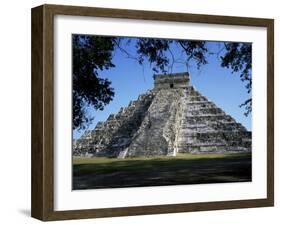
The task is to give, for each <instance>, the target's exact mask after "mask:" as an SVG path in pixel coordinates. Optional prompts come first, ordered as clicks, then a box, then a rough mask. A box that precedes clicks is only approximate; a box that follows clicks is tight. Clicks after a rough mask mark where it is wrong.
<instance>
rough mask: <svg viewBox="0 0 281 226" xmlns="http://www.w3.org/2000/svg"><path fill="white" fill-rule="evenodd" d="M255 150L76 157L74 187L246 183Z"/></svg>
mask: <svg viewBox="0 0 281 226" xmlns="http://www.w3.org/2000/svg"><path fill="white" fill-rule="evenodd" d="M251 159H252V158H251V153H235V154H179V155H177V156H176V157H168V156H165V157H153V158H126V159H116V158H101V157H94V158H78V157H74V158H73V189H93V188H120V187H140V186H160V185H181V184H202V183H223V182H246V181H251V178H252V170H251V169H252V164H251Z"/></svg>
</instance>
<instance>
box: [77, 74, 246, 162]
mask: <svg viewBox="0 0 281 226" xmlns="http://www.w3.org/2000/svg"><path fill="white" fill-rule="evenodd" d="M251 143H252V142H251V132H250V131H247V129H246V128H245V127H244V126H243V125H241V124H240V123H238V122H236V121H235V119H234V118H232V117H231V116H230V115H228V114H226V113H225V112H224V111H223V110H222V109H220V108H219V107H217V106H216V105H215V103H213V102H212V101H210V100H208V98H207V97H205V96H203V95H202V94H201V93H199V92H198V91H197V90H195V88H194V87H193V86H192V84H191V82H190V76H189V74H188V73H187V72H186V73H176V74H159V75H154V88H153V89H152V90H149V91H147V92H146V93H144V94H142V95H140V96H139V97H138V99H137V100H135V101H131V102H130V103H129V105H128V106H127V107H124V108H121V109H120V111H119V112H118V113H117V114H111V115H110V116H109V117H108V119H107V120H106V121H105V122H98V123H97V125H96V127H95V129H93V130H89V131H86V132H85V133H84V135H82V136H81V138H80V139H78V140H75V141H74V143H73V155H74V156H90V157H91V156H93V157H94V156H105V157H118V158H126V157H140V156H147V157H149V156H176V155H177V154H178V153H225V152H229V153H231V152H250V151H251Z"/></svg>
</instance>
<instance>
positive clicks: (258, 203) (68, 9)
mask: <svg viewBox="0 0 281 226" xmlns="http://www.w3.org/2000/svg"><path fill="white" fill-rule="evenodd" d="M55 15H71V16H89V17H91V16H95V17H109V18H126V19H141V20H154V21H175V22H191V23H206V24H218V25H240V26H255V27H264V28H266V29H267V198H265V199H249V200H238V201H217V202H203V203H202V202H201V203H180V204H169V205H154V206H137V207H121V208H99V209H77V210H69V211H55V210H54V153H53V152H54V150H53V145H54V138H53V134H54V113H53V112H54V62H53V60H54V16H55ZM31 51H32V170H31V171H32V191H31V192H32V200H31V215H32V217H34V218H37V219H40V220H43V221H49V220H66V219H82V218H98V217H114V216H129V215H142V214H161V213H175V212H187V211H203V210H219V209H235V208H250V207H265V206H273V205H274V20H273V19H260V18H246V17H230V16H211V15H199V14H198V15H196V14H183V13H167V12H152V11H136V10H123V9H107V8H90V7H77V6H61V5H42V6H39V7H36V8H33V9H32V50H31Z"/></svg>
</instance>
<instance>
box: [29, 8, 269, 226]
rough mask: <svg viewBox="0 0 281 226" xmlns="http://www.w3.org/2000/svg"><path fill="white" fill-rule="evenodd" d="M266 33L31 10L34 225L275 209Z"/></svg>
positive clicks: (236, 23)
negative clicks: (247, 209)
mask: <svg viewBox="0 0 281 226" xmlns="http://www.w3.org/2000/svg"><path fill="white" fill-rule="evenodd" d="M273 37H274V21H273V20H272V19H261V18H244V17H229V16H211V15H199V14H198V15H196V14H184V13H168V12H152V11H136V10H122V9H106V8H90V7H77V6H60V5H42V6H39V7H36V8H33V9H32V216H33V217H35V218H37V219H41V220H44V221H47V220H63V219H81V218H97V217H114V216H129V215H141V214H160V213H173V212H187V211H202V210H218V209H233V208H250V207H265V206H273V204H274V172H273V169H274V153H273V148H274V83H273V82H274V79H273V78H274V66H273V63H274V38H273Z"/></svg>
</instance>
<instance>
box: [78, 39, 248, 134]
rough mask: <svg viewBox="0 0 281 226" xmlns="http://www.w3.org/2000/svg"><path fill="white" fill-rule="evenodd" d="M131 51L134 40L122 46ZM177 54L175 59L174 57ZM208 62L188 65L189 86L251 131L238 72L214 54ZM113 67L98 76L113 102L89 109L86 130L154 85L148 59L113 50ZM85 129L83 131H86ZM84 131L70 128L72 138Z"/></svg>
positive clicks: (178, 67)
mask: <svg viewBox="0 0 281 226" xmlns="http://www.w3.org/2000/svg"><path fill="white" fill-rule="evenodd" d="M221 45H222V42H207V47H208V49H209V50H210V51H211V52H218V51H219V49H220V48H221ZM125 48H126V50H127V51H128V52H130V53H131V54H135V48H134V41H133V42H131V44H130V45H128V46H125ZM171 50H172V51H173V52H174V54H175V56H177V57H179V58H181V56H180V52H179V48H178V47H177V46H176V45H173V46H172V47H171ZM177 57H176V58H177ZM207 61H208V64H206V65H203V66H201V67H200V69H199V70H198V69H197V67H196V65H194V64H192V63H191V64H190V65H189V67H188V72H189V74H190V76H191V83H192V85H193V86H194V87H195V88H196V89H197V90H198V91H199V92H200V93H201V94H202V95H204V96H206V97H207V98H208V99H209V100H210V101H213V102H214V103H215V104H216V105H217V106H218V107H220V108H222V109H223V110H224V111H225V112H226V113H227V114H229V115H231V116H232V117H233V118H235V120H236V121H237V122H240V123H242V124H243V125H244V126H245V127H246V128H247V129H248V130H251V124H252V117H251V115H249V116H248V117H246V116H245V115H244V114H243V113H244V111H245V110H244V108H240V107H239V105H240V104H241V103H243V102H244V101H245V100H246V99H248V98H249V97H250V96H249V95H250V94H248V93H247V90H246V88H245V84H244V83H243V82H242V81H241V80H240V77H239V73H231V69H227V68H222V67H221V66H220V62H219V59H218V56H217V55H216V54H213V55H208V57H207ZM113 63H114V64H115V66H116V67H115V68H111V69H109V70H107V71H101V72H100V73H99V75H100V77H102V78H108V79H109V80H110V81H111V82H112V87H113V88H114V91H115V96H114V98H113V101H111V102H110V103H109V104H108V105H106V107H105V108H104V110H103V111H95V110H93V109H91V108H89V109H88V111H89V113H90V114H91V115H92V116H94V120H93V122H92V124H91V125H89V127H88V128H87V129H93V128H95V125H96V124H97V122H99V121H106V119H107V118H108V116H109V114H112V113H117V112H118V111H119V109H120V108H121V107H126V106H127V105H128V104H129V102H130V101H131V100H136V99H137V98H138V96H139V95H140V94H143V93H145V92H146V91H147V90H149V89H152V88H153V74H154V72H153V70H152V68H151V67H150V65H149V63H148V62H145V64H144V65H143V66H141V65H139V64H138V63H137V62H136V61H135V60H133V59H129V58H127V57H126V55H125V54H124V53H122V52H121V51H118V50H117V51H115V55H114V57H113ZM185 71H187V67H186V66H185V65H183V64H175V65H174V66H173V71H172V72H173V73H176V72H185ZM87 129H86V130H87ZM84 132H85V130H80V131H77V130H75V131H73V138H74V139H77V138H79V137H80V136H81V135H82V134H83V133H84Z"/></svg>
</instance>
